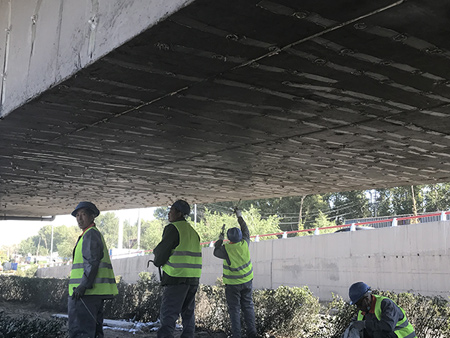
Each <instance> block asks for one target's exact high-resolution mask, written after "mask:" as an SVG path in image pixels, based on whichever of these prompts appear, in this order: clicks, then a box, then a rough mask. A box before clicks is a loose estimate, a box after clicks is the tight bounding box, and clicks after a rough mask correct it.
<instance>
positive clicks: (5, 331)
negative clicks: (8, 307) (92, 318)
mask: <svg viewBox="0 0 450 338" xmlns="http://www.w3.org/2000/svg"><path fill="white" fill-rule="evenodd" d="M0 337H1V338H39V337H46V338H65V337H68V334H67V330H66V321H65V320H62V319H50V320H45V319H41V318H28V317H26V316H22V317H19V318H11V317H9V316H7V315H5V313H4V312H0Z"/></svg>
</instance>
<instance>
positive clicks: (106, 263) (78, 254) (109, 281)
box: [69, 226, 118, 296]
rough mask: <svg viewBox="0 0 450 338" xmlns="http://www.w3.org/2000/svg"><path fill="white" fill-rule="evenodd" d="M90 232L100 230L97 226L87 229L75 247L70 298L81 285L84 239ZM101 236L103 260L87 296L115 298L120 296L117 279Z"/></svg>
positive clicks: (70, 281) (87, 290) (86, 293)
mask: <svg viewBox="0 0 450 338" xmlns="http://www.w3.org/2000/svg"><path fill="white" fill-rule="evenodd" d="M88 231H98V229H97V228H96V227H95V226H93V227H91V228H89V229H87V230H86V231H85V232H84V233H83V235H82V236H81V238H80V239H79V241H78V243H77V245H76V247H75V250H74V256H73V264H72V271H71V272H70V279H69V296H72V294H73V289H74V288H76V287H77V286H79V285H80V283H81V280H82V278H83V273H84V268H83V263H84V260H83V252H82V249H83V238H84V236H86V234H87V233H88ZM99 234H100V237H101V239H102V242H103V258H102V259H101V261H100V265H99V268H98V272H97V275H96V276H95V280H94V284H93V287H92V288H91V289H86V292H85V295H105V296H114V295H117V294H118V290H117V285H116V279H115V277H114V271H113V268H112V265H111V260H110V258H109V253H108V248H107V247H106V243H105V240H104V238H103V236H102V234H101V233H100V232H99Z"/></svg>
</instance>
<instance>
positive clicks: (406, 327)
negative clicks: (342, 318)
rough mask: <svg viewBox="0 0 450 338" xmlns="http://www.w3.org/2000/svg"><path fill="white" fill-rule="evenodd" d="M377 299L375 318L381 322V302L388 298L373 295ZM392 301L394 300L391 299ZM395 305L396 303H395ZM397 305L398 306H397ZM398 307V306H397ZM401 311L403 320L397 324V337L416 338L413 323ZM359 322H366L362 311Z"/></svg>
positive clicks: (359, 314)
mask: <svg viewBox="0 0 450 338" xmlns="http://www.w3.org/2000/svg"><path fill="white" fill-rule="evenodd" d="M373 296H374V297H375V316H376V317H377V319H378V320H381V302H382V301H383V299H386V298H387V297H382V296H378V295H373ZM391 300H392V299H391ZM394 304H395V302H394ZM395 305H397V304H395ZM397 306H398V305H397ZM398 307H399V308H400V310H402V312H403V319H402V320H400V321H398V322H397V325H396V326H395V329H394V333H395V334H396V335H397V337H398V338H415V337H417V336H416V332H415V331H414V327H413V326H412V325H411V323H410V322H409V321H408V319H407V318H406V313H405V311H404V310H403V309H402V308H401V307H400V306H398ZM358 320H364V315H363V314H362V312H361V311H359V312H358Z"/></svg>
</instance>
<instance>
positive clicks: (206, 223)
mask: <svg viewBox="0 0 450 338" xmlns="http://www.w3.org/2000/svg"><path fill="white" fill-rule="evenodd" d="M242 216H243V218H244V219H245V221H246V223H247V226H248V228H249V231H250V235H256V234H270V233H279V232H281V230H280V228H279V226H278V224H279V218H278V217H277V216H276V215H274V216H269V217H267V218H262V216H261V214H260V213H259V210H258V209H256V208H255V207H253V206H250V208H249V209H247V210H244V211H243V213H242ZM223 224H225V232H226V231H227V230H228V229H229V228H232V227H239V223H238V221H237V219H236V216H235V215H234V214H225V213H219V212H216V211H215V212H212V211H210V210H208V209H205V212H204V214H203V219H202V220H201V221H200V222H198V223H197V227H196V228H195V230H196V231H197V232H198V234H199V235H200V238H201V241H203V242H209V241H215V240H217V239H218V238H219V234H220V231H221V230H222V225H223ZM275 238H277V237H276V236H265V237H261V238H260V240H266V239H275Z"/></svg>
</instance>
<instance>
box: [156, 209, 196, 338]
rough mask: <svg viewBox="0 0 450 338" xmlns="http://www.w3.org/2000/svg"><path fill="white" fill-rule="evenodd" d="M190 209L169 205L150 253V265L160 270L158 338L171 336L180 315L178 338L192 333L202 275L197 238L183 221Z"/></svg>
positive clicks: (189, 226)
mask: <svg viewBox="0 0 450 338" xmlns="http://www.w3.org/2000/svg"><path fill="white" fill-rule="evenodd" d="M190 212H191V208H190V206H189V204H188V203H187V202H186V201H184V200H178V201H176V202H175V203H173V204H172V206H171V208H170V211H169V216H168V218H169V222H170V224H168V225H167V226H166V227H165V228H164V231H163V235H162V239H161V242H159V244H158V245H157V246H156V248H155V249H154V250H153V254H154V255H155V258H154V260H153V264H154V265H155V266H157V267H161V268H162V270H163V273H162V276H161V285H162V287H163V294H162V299H161V308H160V313H159V319H160V321H161V327H160V328H159V330H158V332H157V336H158V337H159V338H171V337H173V336H174V330H175V323H176V321H177V319H178V317H179V315H180V314H181V319H182V324H183V332H182V333H181V337H183V338H193V337H194V332H195V313H194V310H195V294H196V293H197V289H198V285H199V282H200V275H201V273H202V248H201V246H200V237H199V235H198V234H197V232H196V231H195V230H194V228H193V227H192V226H191V225H190V224H189V222H188V221H187V220H186V218H187V217H188V216H189V214H190Z"/></svg>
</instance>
